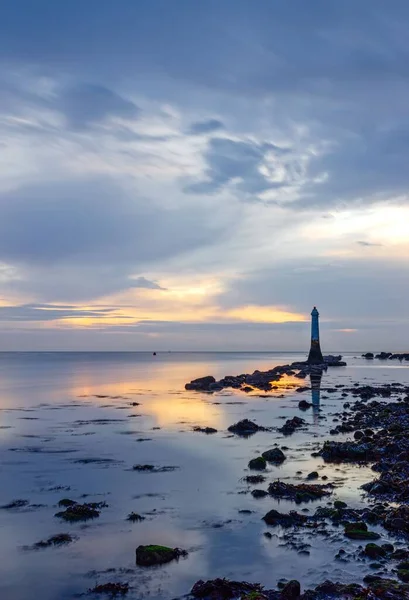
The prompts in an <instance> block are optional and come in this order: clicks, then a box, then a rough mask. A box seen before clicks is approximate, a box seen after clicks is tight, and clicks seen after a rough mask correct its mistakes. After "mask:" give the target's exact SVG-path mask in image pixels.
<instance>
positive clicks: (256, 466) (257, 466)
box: [248, 456, 267, 471]
mask: <svg viewBox="0 0 409 600" xmlns="http://www.w3.org/2000/svg"><path fill="white" fill-rule="evenodd" d="M248 466H249V469H252V470H253V471H264V469H265V468H266V467H267V461H266V459H265V458H263V457H262V456H258V457H257V458H253V459H252V460H251V461H250V462H249V465H248Z"/></svg>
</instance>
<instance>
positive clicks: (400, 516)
mask: <svg viewBox="0 0 409 600" xmlns="http://www.w3.org/2000/svg"><path fill="white" fill-rule="evenodd" d="M363 357H364V358H366V359H372V358H378V359H380V360H400V361H402V360H409V354H392V353H380V354H379V355H376V356H374V355H371V356H370V355H369V353H368V354H365V355H363ZM341 358H342V357H330V360H329V361H326V362H325V363H323V364H321V365H313V366H311V365H308V364H306V363H292V364H291V365H283V366H278V367H275V368H274V369H271V370H269V371H265V372H260V371H254V373H252V374H242V375H238V376H236V377H233V376H227V377H224V378H223V379H221V380H219V381H216V380H215V379H214V378H213V377H211V376H208V377H205V378H200V379H196V380H193V381H192V382H190V383H188V384H186V389H188V390H197V391H205V392H208V393H209V392H213V391H220V390H222V389H224V388H227V387H232V388H235V389H241V390H242V391H245V392H246V391H253V390H260V389H262V390H264V391H268V390H271V389H274V382H275V381H278V380H280V379H281V378H283V377H286V376H288V375H291V376H295V377H298V378H300V379H303V378H305V377H306V376H307V375H308V374H310V375H311V374H318V375H322V373H323V371H325V370H326V369H327V368H328V367H329V366H343V365H344V364H345V363H343V362H342V360H341ZM308 389H310V388H308V387H300V388H299V389H298V390H297V391H299V392H303V391H306V390H308ZM326 390H327V392H333V393H334V392H341V396H342V397H344V398H346V397H352V399H353V401H352V402H351V401H346V402H344V403H343V405H342V410H341V411H338V412H337V413H335V414H334V415H333V417H334V421H338V422H339V424H337V425H336V426H335V427H334V428H333V429H331V430H330V435H332V436H334V435H340V434H344V435H345V434H346V435H349V436H351V437H352V439H346V440H344V441H339V442H338V441H334V440H331V439H329V440H326V441H325V442H324V443H323V444H321V445H320V448H319V450H318V451H316V452H313V453H312V456H313V457H316V458H317V457H322V459H323V460H324V462H325V463H327V464H329V463H338V464H340V463H341V464H342V463H346V464H347V463H348V464H351V463H355V464H358V465H366V466H370V467H371V469H372V470H373V471H374V473H377V474H378V475H377V476H376V477H375V478H374V479H373V480H371V481H369V482H367V483H365V484H364V485H362V490H363V492H364V493H365V495H366V498H367V500H368V501H369V502H372V504H368V506H366V507H364V508H360V509H356V508H350V507H349V506H348V505H347V504H346V503H345V502H341V501H339V500H336V501H335V502H333V503H332V505H331V503H330V505H328V503H327V506H320V507H318V508H317V509H316V510H315V512H314V514H313V515H306V514H303V513H300V512H296V511H290V512H288V513H280V512H279V511H277V510H274V509H273V510H270V511H268V512H267V513H266V514H265V516H264V517H263V520H264V522H265V523H266V525H267V526H268V527H273V528H274V527H281V528H282V529H285V530H286V531H290V532H291V531H292V533H289V539H290V540H292V542H291V543H294V536H296V535H297V534H300V536H302V531H311V532H313V533H314V535H317V534H318V535H324V536H328V535H330V534H329V532H328V527H330V528H334V527H335V528H337V529H340V530H341V534H342V535H343V536H344V537H345V538H346V540H348V539H352V540H362V542H363V545H362V546H358V549H357V550H356V551H355V552H353V553H352V554H351V553H348V551H346V550H345V549H342V548H341V549H340V550H339V552H338V554H337V556H336V560H339V561H341V562H348V561H350V560H358V561H366V560H372V561H373V562H372V563H370V566H371V568H373V569H374V570H375V574H374V575H371V574H370V575H366V576H365V577H364V579H363V584H362V585H361V584H357V583H350V584H341V583H334V582H331V581H325V582H324V583H322V584H320V585H318V586H317V587H315V589H310V590H306V591H303V592H302V590H301V585H300V583H299V582H298V581H295V580H293V581H289V582H283V584H282V586H281V589H277V590H266V589H264V588H263V587H262V586H261V585H259V584H253V583H247V582H232V581H228V580H225V579H216V580H210V581H207V582H203V581H198V582H197V583H196V584H195V585H194V586H193V589H192V591H191V596H193V597H194V598H202V599H209V600H229V599H233V598H240V599H242V600H331V599H333V600H336V599H339V600H341V599H343V600H400V599H405V598H407V599H409V585H408V584H409V550H408V549H406V548H402V547H397V546H395V545H394V544H391V543H383V544H382V543H377V541H378V540H379V539H380V538H381V534H380V533H378V532H377V531H374V530H372V528H373V527H375V528H378V530H379V528H383V529H384V530H385V531H387V532H388V534H389V535H390V536H395V537H396V539H397V541H398V545H399V544H401V543H402V540H408V539H409V436H408V435H407V431H408V428H409V386H404V385H402V384H400V383H388V384H382V385H377V386H371V385H361V384H359V383H355V384H354V385H353V386H346V385H342V384H341V385H338V386H337V387H336V388H333V389H331V388H326ZM310 406H311V405H310V404H309V403H308V402H307V401H305V400H302V401H301V402H300V403H299V408H300V409H302V410H307V409H308V408H309V407H310ZM296 419H297V422H296V421H295V420H296ZM292 422H293V423H294V427H293V428H292V426H291V423H292ZM247 423H249V422H248V421H247ZM286 425H287V428H289V429H292V430H295V429H296V428H297V427H302V425H303V419H298V418H297V417H294V418H293V419H292V420H288V421H287V423H286ZM286 425H284V427H283V428H280V429H278V431H281V432H282V433H285V432H286ZM235 427H236V428H237V424H236V426H235ZM229 429H230V430H231V431H234V428H233V429H231V428H229ZM235 433H237V430H236V431H235ZM251 433H254V431H252V432H250V434H251ZM271 452H272V451H271ZM274 452H275V455H276V456H277V458H278V452H280V453H281V454H280V462H282V461H284V460H285V459H286V456H285V455H284V453H282V451H281V450H280V449H278V448H276V449H274ZM267 454H268V452H264V453H262V455H261V456H260V457H258V458H256V459H252V460H251V461H250V463H249V468H250V469H252V468H257V469H259V470H263V469H264V468H265V465H266V459H267V461H268V458H267ZM256 461H257V466H256ZM262 461H264V462H263V464H262ZM253 465H254V466H253ZM310 475H311V477H310V476H308V477H307V479H314V478H316V477H317V478H318V473H316V472H314V473H311V474H310ZM252 478H253V479H254V481H253V479H252ZM247 480H248V483H254V484H257V483H263V482H264V481H265V477H263V476H262V475H260V476H248V477H247ZM332 487H333V486H332V484H309V483H302V484H290V483H285V482H282V481H280V480H277V481H274V482H272V483H270V484H269V485H268V488H267V490H263V489H256V490H253V491H252V495H253V496H254V497H255V498H264V497H267V496H272V497H276V498H284V499H286V500H289V501H293V502H295V503H296V504H300V503H302V502H308V501H310V500H316V499H318V498H322V497H325V496H327V497H328V496H330V495H331V493H332ZM374 501H375V504H373V502H374ZM264 535H265V536H266V537H272V536H271V534H270V533H269V532H266V533H265V534H264ZM406 543H407V542H406Z"/></svg>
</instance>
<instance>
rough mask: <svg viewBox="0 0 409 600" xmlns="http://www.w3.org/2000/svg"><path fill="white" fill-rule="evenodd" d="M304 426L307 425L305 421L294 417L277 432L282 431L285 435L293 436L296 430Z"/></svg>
mask: <svg viewBox="0 0 409 600" xmlns="http://www.w3.org/2000/svg"><path fill="white" fill-rule="evenodd" d="M303 425H305V421H304V419H301V418H300V417H293V418H292V419H287V421H286V422H285V423H284V425H283V426H282V427H279V428H278V430H277V431H280V432H281V433H283V434H284V435H291V434H292V433H294V431H295V430H296V429H299V428H300V427H303Z"/></svg>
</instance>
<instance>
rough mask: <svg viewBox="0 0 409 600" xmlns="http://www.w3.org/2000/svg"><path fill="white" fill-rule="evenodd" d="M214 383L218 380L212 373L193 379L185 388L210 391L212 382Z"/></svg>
mask: <svg viewBox="0 0 409 600" xmlns="http://www.w3.org/2000/svg"><path fill="white" fill-rule="evenodd" d="M212 383H216V380H215V378H214V377H213V376H212V375H208V376H207V377H199V378H198V379H193V381H191V382H190V383H187V384H186V385H185V389H186V390H196V391H205V392H207V391H209V387H210V384H212Z"/></svg>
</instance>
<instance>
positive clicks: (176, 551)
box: [136, 545, 187, 567]
mask: <svg viewBox="0 0 409 600" xmlns="http://www.w3.org/2000/svg"><path fill="white" fill-rule="evenodd" d="M181 556H187V552H186V550H181V549H180V548H168V547H167V546H157V545H149V546H138V548H137V549H136V564H137V565H139V566H141V567H151V566H154V565H162V564H165V563H168V562H171V561H172V560H177V559H178V558H180V557H181Z"/></svg>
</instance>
